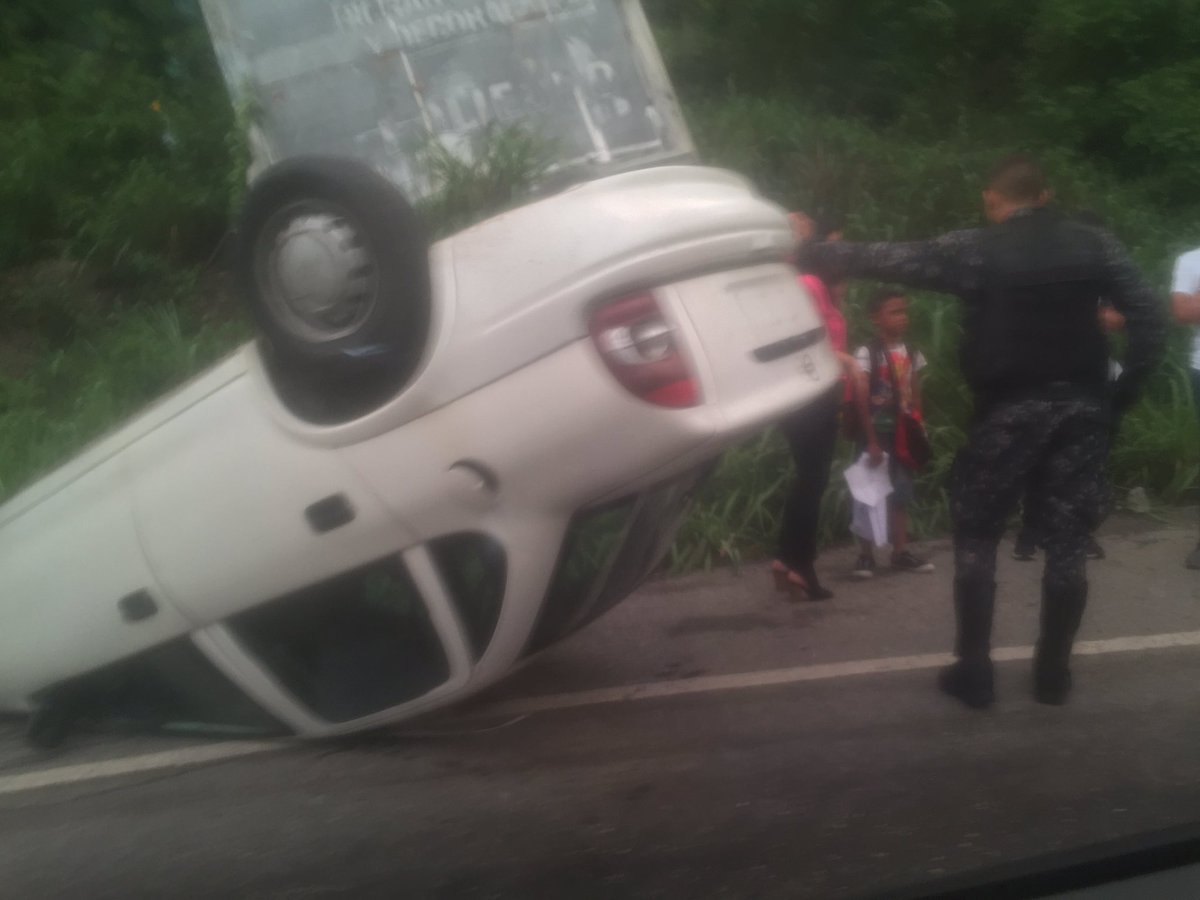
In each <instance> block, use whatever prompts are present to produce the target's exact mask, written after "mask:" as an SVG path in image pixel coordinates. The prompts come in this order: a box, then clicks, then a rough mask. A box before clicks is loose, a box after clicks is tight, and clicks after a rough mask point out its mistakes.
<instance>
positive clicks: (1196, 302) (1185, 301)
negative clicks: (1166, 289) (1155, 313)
mask: <svg viewBox="0 0 1200 900" xmlns="http://www.w3.org/2000/svg"><path fill="white" fill-rule="evenodd" d="M1171 314H1172V315H1173V316H1174V317H1175V321H1176V322H1178V323H1179V324H1180V325H1200V293H1197V294H1185V293H1183V292H1182V291H1176V292H1175V293H1173V294H1171Z"/></svg>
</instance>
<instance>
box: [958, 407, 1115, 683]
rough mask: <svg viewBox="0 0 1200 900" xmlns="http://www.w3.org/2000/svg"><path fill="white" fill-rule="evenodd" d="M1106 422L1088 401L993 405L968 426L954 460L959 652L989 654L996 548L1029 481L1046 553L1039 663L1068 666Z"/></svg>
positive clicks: (1096, 508) (975, 656)
mask: <svg viewBox="0 0 1200 900" xmlns="http://www.w3.org/2000/svg"><path fill="white" fill-rule="evenodd" d="M1108 445H1109V420H1108V414H1107V412H1106V411H1105V409H1104V407H1103V406H1102V405H1101V403H1100V402H1098V401H1094V400H1085V399H1079V400H1036V399H1031V400H1022V401H1014V402H1011V403H1001V404H998V405H996V406H994V407H992V408H991V409H989V410H988V412H987V413H986V414H985V415H984V416H982V417H981V418H980V419H979V420H978V421H977V422H976V423H975V424H974V426H973V427H972V429H971V433H970V435H969V437H968V440H967V445H966V447H964V448H963V450H962V451H961V452H960V453H959V455H958V458H957V459H956V460H955V462H954V470H953V473H952V475H951V487H950V494H951V499H950V505H951V515H952V518H953V522H954V604H955V612H956V614H957V618H958V645H957V648H956V651H957V653H958V655H959V657H960V658H962V659H964V660H967V661H972V660H976V661H983V660H985V659H987V657H988V655H989V653H990V646H991V631H992V612H993V609H994V606H995V596H996V548H997V545H998V544H999V542H1000V536H1001V535H1002V534H1003V532H1004V526H1005V523H1006V522H1007V520H1008V517H1009V516H1010V515H1011V514H1012V512H1013V510H1014V509H1015V508H1016V505H1017V502H1018V500H1019V499H1020V498H1021V496H1022V494H1023V493H1024V492H1025V491H1026V489H1027V488H1028V491H1029V493H1030V494H1031V495H1032V496H1034V497H1036V498H1037V505H1038V518H1039V524H1040V525H1041V529H1042V536H1043V547H1044V549H1045V552H1046V563H1045V566H1046V567H1045V571H1044V574H1043V576H1042V635H1041V640H1040V642H1039V645H1038V664H1039V665H1043V666H1050V667H1065V666H1066V663H1067V659H1068V657H1069V656H1070V653H1071V645H1072V644H1073V642H1074V639H1075V633H1076V631H1078V629H1079V623H1080V620H1081V619H1082V618H1083V610H1084V607H1085V606H1086V605H1087V591H1088V586H1087V574H1086V568H1085V566H1086V561H1087V541H1088V536H1089V535H1090V534H1091V532H1092V530H1093V529H1094V528H1095V527H1096V525H1097V524H1098V523H1099V521H1100V517H1101V515H1102V512H1103V509H1104V505H1105V498H1106V486H1105V477H1104V464H1105V460H1106V459H1107V456H1108Z"/></svg>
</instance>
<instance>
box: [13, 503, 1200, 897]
mask: <svg viewBox="0 0 1200 900" xmlns="http://www.w3.org/2000/svg"><path fill="white" fill-rule="evenodd" d="M1187 525H1189V526H1190V525H1191V522H1190V520H1188V521H1187ZM1194 541H1195V532H1194V530H1192V528H1191V527H1184V526H1183V525H1182V524H1165V523H1155V522H1152V521H1149V522H1148V521H1146V520H1141V521H1136V522H1135V521H1131V520H1126V521H1117V522H1114V523H1112V524H1111V526H1110V530H1109V532H1108V533H1106V534H1105V535H1104V536H1103V542H1104V544H1105V546H1106V548H1107V549H1108V551H1109V559H1107V560H1105V561H1103V562H1099V563H1096V564H1093V566H1092V570H1091V571H1092V578H1093V602H1092V605H1091V608H1090V610H1089V613H1088V616H1087V619H1086V621H1085V626H1084V634H1083V635H1082V638H1083V640H1084V641H1085V642H1086V643H1085V644H1084V645H1083V646H1082V647H1081V651H1082V652H1081V655H1080V656H1079V657H1078V659H1077V662H1076V665H1075V671H1076V685H1077V689H1076V694H1075V696H1074V697H1073V699H1072V702H1071V703H1070V705H1068V706H1066V707H1064V708H1050V707H1045V706H1039V705H1037V704H1035V703H1034V702H1033V700H1032V698H1031V696H1030V683H1029V680H1030V679H1029V662H1028V659H1029V655H1030V652H1031V651H1030V645H1031V644H1032V642H1033V639H1034V636H1035V633H1036V621H1037V585H1038V579H1039V577H1040V565H1030V564H1021V563H1017V562H1013V561H1011V560H1008V559H1007V558H1005V559H1004V561H1003V562H1002V567H1001V575H1000V580H1001V589H1000V591H1001V595H1000V603H999V612H998V621H997V630H996V641H995V643H996V646H997V647H999V648H1002V649H1001V651H1000V652H999V653H998V654H997V655H998V657H999V658H1000V659H1002V660H1004V662H1002V663H1001V664H1000V668H999V684H998V690H999V692H1000V700H999V703H998V705H997V706H996V707H995V708H994V709H993V710H991V711H989V712H986V713H976V712H971V711H968V710H965V709H962V708H960V707H959V706H957V705H955V704H954V703H952V702H951V701H949V700H947V699H945V698H943V697H941V696H939V695H938V694H936V693H935V692H934V691H933V689H932V684H933V678H934V673H935V671H936V669H937V667H938V666H939V665H940V664H942V662H943V661H944V654H945V651H946V650H947V648H948V647H949V646H950V638H951V628H952V626H951V620H950V615H949V589H950V587H949V586H950V573H949V567H950V556H949V551H948V547H947V546H946V545H945V544H933V545H930V546H929V547H928V548H926V549H928V550H930V551H931V553H932V555H933V559H934V561H935V562H936V563H937V564H938V566H939V568H938V571H937V572H936V573H935V574H933V575H890V574H888V575H883V576H881V577H879V578H877V579H876V580H875V581H874V582H871V583H866V584H856V583H852V582H849V581H848V580H846V579H844V578H842V577H841V576H839V575H838V572H839V571H844V570H845V569H846V568H847V567H848V564H849V561H850V554H849V552H848V551H836V552H833V553H831V554H829V555H827V557H826V558H825V560H824V561H823V564H822V567H823V569H825V570H827V571H828V572H829V580H830V582H831V584H832V587H833V588H834V589H835V590H836V591H837V597H836V599H834V600H832V601H829V602H827V603H822V604H814V603H805V604H794V603H789V602H786V601H784V600H782V599H780V597H779V596H778V595H776V594H774V593H773V592H772V590H771V589H770V585H769V580H768V577H767V572H766V571H765V569H764V568H763V567H762V566H755V567H750V568H747V569H746V570H744V571H742V572H741V573H740V574H737V573H733V572H727V571H725V572H717V573H713V574H709V575H702V576H692V577H688V578H684V579H679V580H671V581H662V582H657V583H655V584H652V585H650V586H648V587H647V588H645V589H643V590H642V591H641V592H640V593H639V594H638V595H637V596H635V597H634V598H631V599H630V600H629V601H627V602H626V603H625V604H624V605H622V606H621V607H619V608H618V609H616V610H615V611H613V612H612V613H611V614H610V615H609V616H607V617H606V618H604V619H602V620H601V621H600V622H598V623H596V624H595V625H594V626H592V627H591V628H589V629H587V630H586V631H584V632H583V633H581V634H579V635H577V636H576V637H575V638H573V639H571V640H570V641H567V642H565V643H564V644H562V645H560V646H558V647H556V648H554V649H553V650H552V651H551V652H549V653H548V654H546V655H544V656H542V657H541V658H539V659H538V660H536V661H535V662H534V663H533V664H531V665H530V666H528V667H527V668H526V669H524V670H523V671H521V672H519V673H517V674H516V675H515V676H513V677H512V678H511V679H510V680H509V681H508V682H506V683H505V684H504V685H502V686H501V687H500V688H498V689H497V690H495V691H493V692H492V693H491V695H489V696H488V697H485V698H481V699H480V700H478V701H476V702H473V703H472V704H471V705H470V706H469V707H468V708H465V709H459V710H455V711H454V712H453V713H452V714H449V715H442V716H439V717H438V718H436V719H430V720H425V721H422V722H419V723H416V724H414V725H411V726H408V727H405V728H403V729H398V730H395V731H392V732H387V733H382V734H377V735H372V736H369V737H361V738H357V739H354V740H350V741H345V742H340V743H336V744H330V743H320V744H299V743H290V742H234V743H219V742H207V743H206V742H201V741H198V740H197V739H195V738H192V739H180V738H163V737H155V738H148V737H137V736H121V735H113V734H91V735H79V736H77V737H75V738H73V739H72V740H71V741H70V742H69V743H68V744H67V746H66V747H65V748H63V749H62V750H60V751H58V752H57V753H55V754H54V755H50V756H47V755H40V754H38V753H35V752H34V751H32V750H30V749H28V748H27V747H25V745H24V744H23V742H22V741H21V737H20V735H21V723H19V722H8V723H3V724H0V896H3V897H14V898H16V897H87V898H107V897H114V898H116V897H121V898H125V897H142V896H146V897H151V896H175V897H193V896H195V897H201V896H204V897H208V896H237V897H256V898H258V897H260V898H300V897H303V898H310V897H319V898H325V897H363V896H367V897H375V896H378V897H405V898H412V897H439V898H440V897H445V898H459V897H463V898H490V897H505V898H508V897H513V898H526V897H529V898H534V897H538V898H540V897H571V898H590V897H647V898H651V897H659V898H670V900H675V898H696V897H731V898H742V897H757V898H775V897H778V898H794V897H819V898H825V897H858V896H872V895H886V894H888V893H890V892H892V891H897V890H901V889H904V888H906V887H908V886H912V885H920V884H922V883H932V882H937V881H938V880H939V879H944V878H953V877H958V876H963V875H969V874H970V873H973V872H978V871H981V870H985V869H989V868H991V867H994V866H996V865H998V864H1013V863H1019V862H1021V861H1023V860H1028V859H1030V858H1034V857H1039V856H1041V855H1044V854H1048V853H1051V854H1052V853H1057V852H1060V851H1062V852H1066V851H1071V850H1074V849H1078V848H1081V847H1087V846H1089V845H1093V844H1096V843H1098V842H1103V841H1112V840H1120V839H1125V838H1129V837H1131V836H1136V835H1140V834H1144V833H1147V832H1153V831H1157V830H1160V829H1170V828H1175V827H1178V826H1188V825H1192V824H1196V823H1200V714H1198V713H1200V702H1198V701H1200V573H1196V572H1189V571H1187V570H1185V569H1184V568H1183V566H1182V560H1183V557H1184V556H1185V555H1186V554H1187V552H1188V550H1190V548H1191V546H1193V544H1194ZM1007 549H1008V547H1007V546H1006V547H1004V548H1002V550H1003V552H1004V553H1005V556H1006V555H1007Z"/></svg>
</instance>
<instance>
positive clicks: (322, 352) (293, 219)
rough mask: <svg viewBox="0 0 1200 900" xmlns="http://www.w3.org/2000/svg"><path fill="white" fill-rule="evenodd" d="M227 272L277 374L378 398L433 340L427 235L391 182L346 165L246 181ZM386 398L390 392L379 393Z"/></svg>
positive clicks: (279, 170) (297, 161) (320, 164)
mask: <svg viewBox="0 0 1200 900" xmlns="http://www.w3.org/2000/svg"><path fill="white" fill-rule="evenodd" d="M235 254H236V256H235V264H234V273H235V278H236V280H237V283H238V286H239V288H240V290H241V293H242V295H243V297H244V298H245V301H246V303H247V304H248V306H249V310H250V313H251V315H252V317H253V319H254V322H255V324H256V325H257V328H258V332H259V336H260V339H261V342H262V344H264V345H265V347H264V350H265V352H264V358H265V359H266V360H267V362H268V365H269V366H271V367H272V368H273V369H274V370H275V372H274V374H276V375H277V376H280V377H282V378H284V379H289V378H291V379H293V380H294V379H299V380H301V381H304V382H318V383H319V382H320V381H321V380H322V379H324V378H325V377H330V378H333V379H334V380H336V381H338V382H339V383H341V384H346V383H350V382H355V381H361V382H362V383H363V386H364V390H366V391H367V392H368V393H371V394H375V395H378V394H379V393H380V388H381V386H382V385H383V382H386V383H387V386H388V387H390V388H392V389H394V390H399V389H400V388H402V387H403V384H404V383H405V382H406V381H407V380H408V379H409V378H411V376H412V375H413V373H414V372H415V371H416V368H417V366H418V365H419V363H420V360H421V358H422V356H423V353H424V350H425V345H426V342H427V340H428V332H429V320H430V306H431V303H432V289H431V287H430V275H429V250H428V239H427V237H426V233H425V229H424V227H423V225H422V223H421V220H420V219H419V217H418V216H417V214H416V212H415V211H414V210H413V208H412V206H411V205H410V204H409V203H408V201H407V200H406V199H405V198H404V197H403V196H402V194H401V193H400V191H399V190H398V189H397V188H396V186H395V185H394V184H392V183H391V182H390V181H388V180H387V179H386V178H385V177H384V176H382V175H380V174H379V173H378V172H376V171H375V170H374V169H372V168H371V167H369V166H368V165H366V164H364V163H362V162H359V161H357V160H353V159H347V158H341V157H297V158H294V159H289V160H286V161H284V162H281V163H278V164H276V165H274V166H272V167H271V168H269V169H267V170H266V171H265V172H263V174H262V175H260V176H259V177H258V178H257V179H255V181H254V182H253V183H252V184H251V185H250V187H249V189H248V191H247V194H246V199H245V203H244V205H243V209H242V215H241V219H240V222H239V226H238V237H237V242H236V250H235ZM385 393H386V391H385Z"/></svg>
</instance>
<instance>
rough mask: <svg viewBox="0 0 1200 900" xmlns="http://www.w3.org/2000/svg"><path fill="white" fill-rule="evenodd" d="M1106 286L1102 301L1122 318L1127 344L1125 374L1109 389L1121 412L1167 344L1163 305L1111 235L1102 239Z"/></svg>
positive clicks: (1115, 405) (1159, 359)
mask: <svg viewBox="0 0 1200 900" xmlns="http://www.w3.org/2000/svg"><path fill="white" fill-rule="evenodd" d="M1102 240H1103V247H1104V255H1105V269H1106V273H1105V274H1106V277H1107V286H1106V291H1105V299H1106V300H1108V301H1109V302H1110V303H1111V304H1112V306H1113V308H1114V309H1116V311H1117V312H1118V313H1120V314H1121V315H1122V316H1124V317H1125V330H1126V332H1127V333H1128V335H1129V342H1128V346H1127V351H1126V354H1125V371H1124V372H1122V373H1121V377H1120V378H1118V379H1117V382H1116V385H1115V387H1114V389H1113V407H1114V409H1115V410H1116V412H1117V413H1121V412H1124V411H1125V410H1126V409H1128V408H1129V407H1130V406H1132V405H1133V402H1134V401H1135V400H1136V399H1137V396H1138V394H1139V393H1140V392H1141V389H1142V386H1143V384H1145V381H1146V379H1147V378H1149V377H1150V373H1151V372H1153V371H1154V369H1155V368H1156V367H1157V366H1158V364H1159V362H1161V360H1162V357H1163V351H1164V348H1165V347H1166V341H1167V317H1166V315H1165V313H1164V310H1163V303H1162V302H1161V301H1160V300H1159V299H1158V298H1157V297H1155V295H1154V291H1153V290H1151V288H1150V285H1149V284H1147V283H1146V279H1145V278H1143V277H1142V273H1141V272H1140V271H1138V268H1137V266H1136V265H1134V263H1133V260H1131V259H1130V258H1129V254H1128V253H1126V252H1125V248H1124V247H1122V246H1121V244H1120V242H1119V241H1118V240H1117V239H1116V238H1115V237H1113V236H1112V235H1111V234H1108V233H1104V234H1103V236H1102Z"/></svg>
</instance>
